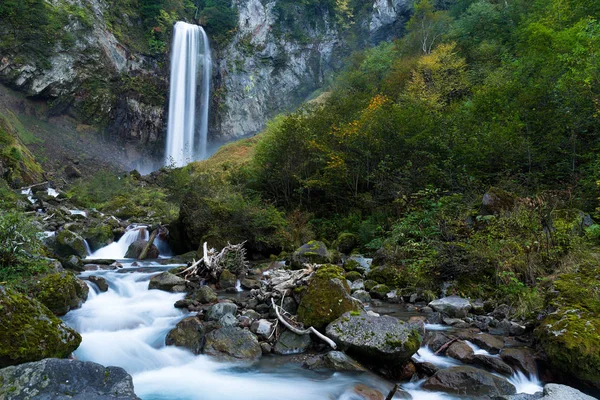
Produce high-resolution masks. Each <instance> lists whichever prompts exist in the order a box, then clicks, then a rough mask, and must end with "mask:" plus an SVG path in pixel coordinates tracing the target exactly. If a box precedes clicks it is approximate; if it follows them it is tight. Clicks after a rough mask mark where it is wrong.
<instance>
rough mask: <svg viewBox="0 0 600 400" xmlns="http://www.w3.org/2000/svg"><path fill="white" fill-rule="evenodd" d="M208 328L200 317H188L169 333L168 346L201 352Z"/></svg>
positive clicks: (166, 340) (166, 341)
mask: <svg viewBox="0 0 600 400" xmlns="http://www.w3.org/2000/svg"><path fill="white" fill-rule="evenodd" d="M205 334H206V329H205V327H204V325H203V324H202V321H200V319H198V317H196V316H193V317H187V318H184V319H182V320H181V321H179V322H178V323H177V325H176V326H175V328H173V329H171V331H170V332H169V333H168V334H167V337H166V338H165V344H166V345H167V346H179V347H185V348H186V349H188V350H190V351H191V352H192V353H194V354H200V353H201V352H202V347H203V345H204V336H205Z"/></svg>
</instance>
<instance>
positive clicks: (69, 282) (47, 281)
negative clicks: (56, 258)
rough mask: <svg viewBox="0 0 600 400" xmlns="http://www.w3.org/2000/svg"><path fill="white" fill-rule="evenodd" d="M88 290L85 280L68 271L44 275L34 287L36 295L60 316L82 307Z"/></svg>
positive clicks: (33, 290)
mask: <svg viewBox="0 0 600 400" xmlns="http://www.w3.org/2000/svg"><path fill="white" fill-rule="evenodd" d="M88 292H89V288H88V285H86V283H85V282H83V281H82V280H81V279H79V278H77V277H76V276H75V275H73V273H71V272H66V271H65V272H60V273H54V274H48V275H46V276H44V277H42V278H40V279H39V280H38V281H37V282H36V283H35V284H34V285H33V288H32V294H33V295H34V297H35V298H36V299H37V300H39V301H40V302H41V303H42V304H43V305H45V306H46V307H48V308H49V309H50V311H52V312H53V313H54V314H55V315H58V316H60V315H65V314H66V313H68V312H69V311H70V310H73V309H76V308H79V307H81V305H82V304H83V302H84V301H85V300H86V299H87V296H88Z"/></svg>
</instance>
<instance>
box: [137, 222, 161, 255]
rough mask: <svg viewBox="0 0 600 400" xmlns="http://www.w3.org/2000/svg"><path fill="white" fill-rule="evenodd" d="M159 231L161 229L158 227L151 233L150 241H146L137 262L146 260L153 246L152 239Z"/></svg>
mask: <svg viewBox="0 0 600 400" xmlns="http://www.w3.org/2000/svg"><path fill="white" fill-rule="evenodd" d="M160 229H161V227H158V228H156V229H155V230H154V231H153V232H152V234H151V235H150V240H148V243H146V246H144V249H143V250H142V252H141V253H140V255H139V257H138V260H145V259H146V256H147V255H148V251H149V250H150V247H152V245H153V244H154V239H156V236H158V231H159V230H160Z"/></svg>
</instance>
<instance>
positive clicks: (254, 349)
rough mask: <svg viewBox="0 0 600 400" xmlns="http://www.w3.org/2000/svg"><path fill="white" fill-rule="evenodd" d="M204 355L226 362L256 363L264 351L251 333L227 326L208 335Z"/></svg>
mask: <svg viewBox="0 0 600 400" xmlns="http://www.w3.org/2000/svg"><path fill="white" fill-rule="evenodd" d="M221 304H223V303H221ZM213 307H214V306H213ZM204 354H208V355H210V356H215V357H217V358H221V359H225V360H232V359H238V360H247V361H255V360H257V359H259V358H260V356H261V355H262V349H261V348H260V345H259V344H258V340H257V339H256V336H254V335H253V334H252V333H251V332H250V331H248V330H245V329H242V328H238V327H233V326H227V327H223V328H220V329H216V330H214V331H212V332H210V333H209V334H208V335H206V343H205V344H204Z"/></svg>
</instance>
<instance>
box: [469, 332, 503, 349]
mask: <svg viewBox="0 0 600 400" xmlns="http://www.w3.org/2000/svg"><path fill="white" fill-rule="evenodd" d="M469 340H471V341H472V342H473V343H475V344H476V345H477V346H479V347H481V348H482V349H484V350H487V351H489V352H490V353H492V354H498V353H499V352H500V350H502V349H503V348H504V341H503V340H502V339H500V338H499V337H497V336H493V335H490V334H488V333H481V334H478V335H472V336H471V337H469Z"/></svg>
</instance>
